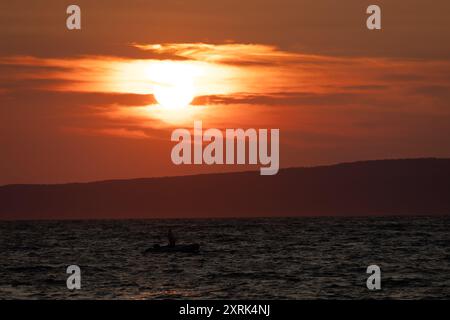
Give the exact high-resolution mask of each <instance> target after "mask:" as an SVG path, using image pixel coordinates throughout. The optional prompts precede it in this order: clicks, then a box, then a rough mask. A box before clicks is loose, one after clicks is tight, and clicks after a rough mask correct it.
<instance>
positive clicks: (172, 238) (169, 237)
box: [167, 229, 177, 247]
mask: <svg viewBox="0 0 450 320" xmlns="http://www.w3.org/2000/svg"><path fill="white" fill-rule="evenodd" d="M167 240H168V241H169V247H175V243H176V241H177V240H176V239H175V236H174V235H173V233H172V229H169V231H168V232H167Z"/></svg>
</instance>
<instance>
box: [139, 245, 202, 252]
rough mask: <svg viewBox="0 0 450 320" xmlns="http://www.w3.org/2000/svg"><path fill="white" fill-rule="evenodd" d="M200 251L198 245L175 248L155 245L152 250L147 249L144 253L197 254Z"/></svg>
mask: <svg viewBox="0 0 450 320" xmlns="http://www.w3.org/2000/svg"><path fill="white" fill-rule="evenodd" d="M199 250H200V245H199V244H198V243H193V244H179V245H176V246H173V247H171V246H160V245H159V244H155V245H154V246H153V247H152V248H148V249H146V250H145V251H144V253H177V252H181V253H197V252H199Z"/></svg>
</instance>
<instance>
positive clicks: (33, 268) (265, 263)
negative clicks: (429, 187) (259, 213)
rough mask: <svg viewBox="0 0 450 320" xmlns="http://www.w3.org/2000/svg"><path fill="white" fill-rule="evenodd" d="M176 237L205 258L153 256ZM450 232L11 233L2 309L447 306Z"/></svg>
mask: <svg viewBox="0 0 450 320" xmlns="http://www.w3.org/2000/svg"><path fill="white" fill-rule="evenodd" d="M169 229H172V231H173V233H174V234H175V236H176V238H177V239H178V240H177V241H178V243H180V244H190V243H199V244H200V252H199V253H158V254H154V253H153V254H152V253H147V254H146V253H144V251H145V250H146V249H147V248H149V247H152V246H153V245H154V244H161V245H164V244H165V243H166V242H167V239H166V235H167V232H168V230H169ZM449 230H450V217H370V218H367V217H365V218H362V217H333V218H331V217H315V218H259V219H190V220H189V219H182V220H181V219H180V220H85V221H3V222H0V257H1V258H0V299H100V300H109V299H127V300H128V299H282V300H284V299H300V300H303V299H449V298H450V232H449ZM70 265H76V266H78V267H79V268H80V285H81V288H80V289H73V290H70V289H68V287H67V279H68V277H70V276H71V274H68V273H66V272H67V267H68V266H70ZM371 265H376V266H378V267H379V268H380V281H381V282H380V286H381V288H380V289H379V290H369V289H368V287H367V279H368V278H369V277H370V276H371V274H369V273H367V268H368V266H371Z"/></svg>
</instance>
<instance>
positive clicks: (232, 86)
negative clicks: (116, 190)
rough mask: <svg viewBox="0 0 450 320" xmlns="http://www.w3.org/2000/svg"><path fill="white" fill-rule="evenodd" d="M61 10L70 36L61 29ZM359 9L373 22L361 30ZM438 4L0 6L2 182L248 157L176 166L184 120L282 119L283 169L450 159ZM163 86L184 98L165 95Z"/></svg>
mask: <svg viewBox="0 0 450 320" xmlns="http://www.w3.org/2000/svg"><path fill="white" fill-rule="evenodd" d="M69 4H77V5H79V6H80V7H81V14H82V30H79V31H69V30H67V29H66V24H65V23H66V18H67V15H66V13H65V11H66V8H67V6H68V5H69ZM370 4H378V5H379V6H380V7H381V9H382V28H383V29H382V30H380V31H369V30H368V29H367V28H366V22H365V21H366V18H367V15H366V13H365V11H366V8H367V6H368V5H370ZM449 12H450V2H449V1H448V0H435V1H433V2H430V1H425V0H408V1H406V0H405V1H401V0H397V1H392V0H391V1H380V0H377V1H360V0H347V1H334V0H317V1H307V0H289V1H282V0H281V1H280V0H277V1H275V0H271V1H264V0H248V1H234V0H227V1H211V0H190V1H170V0H165V1H152V0H148V1H144V0H139V1H138V0H128V1H118V0H109V1H106V0H105V1H95V3H94V2H93V1H76V2H67V1H60V0H51V1H50V0H42V1H22V0H19V1H8V2H7V1H2V2H1V3H0V43H1V45H0V147H1V160H0V184H10V183H62V182H78V181H80V182H81V181H93V180H104V179H117V178H136V177H153V176H167V175H184V174H193V173H205V172H222V171H237V170H244V169H255V170H256V168H257V167H259V166H255V167H251V166H250V167H247V166H246V167H242V166H230V165H223V166H217V165H214V166H206V165H201V166H198V165H197V166H195V165H192V166H175V165H174V164H172V162H171V159H170V152H171V149H172V147H173V146H174V143H173V142H171V141H170V135H171V132H172V130H174V129H175V128H188V129H190V128H192V126H193V121H194V120H202V121H203V126H204V127H205V128H220V129H225V128H244V129H245V128H279V129H280V165H281V167H292V166H304V165H307V166H311V165H320V164H331V163H337V162H344V161H357V160H366V159H385V158H410V157H450V19H449V18H448V14H449ZM167 85H168V86H178V87H179V89H178V91H173V92H177V93H178V94H180V95H183V94H184V95H186V97H187V99H188V100H190V99H189V97H190V96H191V98H193V101H192V103H191V104H190V105H189V106H187V107H185V106H181V107H179V108H170V107H168V106H167V105H164V103H162V101H161V99H164V98H161V97H163V96H164V95H165V94H167V92H165V91H164V90H165V88H166V87H167ZM173 92H172V91H170V92H169V93H168V96H169V98H166V99H169V100H170V99H173V98H172V97H171V96H173ZM155 95H156V96H157V97H158V96H159V97H160V99H159V100H158V101H157V99H155ZM166 96H167V95H166ZM158 102H159V103H158ZM169 102H173V101H169ZM161 104H162V105H161Z"/></svg>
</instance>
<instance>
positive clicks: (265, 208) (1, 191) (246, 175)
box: [0, 159, 450, 219]
mask: <svg viewBox="0 0 450 320" xmlns="http://www.w3.org/2000/svg"><path fill="white" fill-rule="evenodd" d="M447 214H450V159H408V160H379V161H364V162H355V163H344V164H338V165H332V166H320V167H312V168H291V169H283V170H280V172H279V173H278V175H275V176H260V175H259V171H255V172H243V173H224V174H205V175H195V176H182V177H165V178H146V179H133V180H112V181H101V182H92V183H73V184H59V185H8V186H2V187H0V219H85V218H94V219H98V218H102V219H103V218H168V217H171V218H173V217H179V218H188V217H208V218H209V217H256V216H315V215H322V216H323V215H329V216H336V215H340V216H344V215H447Z"/></svg>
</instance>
